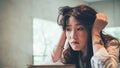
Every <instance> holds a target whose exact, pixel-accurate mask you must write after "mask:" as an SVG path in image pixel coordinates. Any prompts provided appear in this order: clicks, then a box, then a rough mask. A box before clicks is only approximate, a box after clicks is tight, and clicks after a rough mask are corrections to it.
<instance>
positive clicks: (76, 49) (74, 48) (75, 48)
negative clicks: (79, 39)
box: [72, 47, 81, 51]
mask: <svg viewBox="0 0 120 68" xmlns="http://www.w3.org/2000/svg"><path fill="white" fill-rule="evenodd" d="M72 49H73V50H74V51H80V50H81V49H80V48H77V47H72Z"/></svg>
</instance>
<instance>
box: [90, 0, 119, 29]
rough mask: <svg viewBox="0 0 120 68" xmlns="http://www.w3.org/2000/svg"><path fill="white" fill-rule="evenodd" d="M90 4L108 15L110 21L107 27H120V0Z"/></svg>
mask: <svg viewBox="0 0 120 68" xmlns="http://www.w3.org/2000/svg"><path fill="white" fill-rule="evenodd" d="M89 4H90V5H91V6H92V7H93V8H95V9H96V10H97V11H98V12H102V13H105V14H106V15H107V17H108V21H109V24H108V25H107V27H120V22H119V21H120V7H119V6H120V0H109V1H108V0H106V1H100V2H93V3H89Z"/></svg>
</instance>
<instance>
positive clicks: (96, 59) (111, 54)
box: [91, 13, 119, 68]
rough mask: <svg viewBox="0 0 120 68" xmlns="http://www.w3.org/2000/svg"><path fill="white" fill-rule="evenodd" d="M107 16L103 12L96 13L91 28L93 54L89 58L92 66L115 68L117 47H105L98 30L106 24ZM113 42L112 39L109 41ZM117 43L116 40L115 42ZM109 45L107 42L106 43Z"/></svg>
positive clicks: (96, 67)
mask: <svg viewBox="0 0 120 68" xmlns="http://www.w3.org/2000/svg"><path fill="white" fill-rule="evenodd" d="M107 23H108V22H107V18H106V16H105V15H104V14H101V13H98V14H97V15H96V20H95V22H94V26H93V30H92V43H93V52H94V56H93V57H92V59H91V65H92V68H117V67H118V55H119V53H118V52H119V48H117V47H118V46H117V47H116V46H113V45H110V47H108V48H105V47H104V43H103V42H102V39H101V36H100V32H101V31H102V30H103V29H104V28H105V26H106V25H107ZM111 42H112V43H114V42H113V41H111ZM115 43H118V42H115ZM107 45H108V46H109V44H107Z"/></svg>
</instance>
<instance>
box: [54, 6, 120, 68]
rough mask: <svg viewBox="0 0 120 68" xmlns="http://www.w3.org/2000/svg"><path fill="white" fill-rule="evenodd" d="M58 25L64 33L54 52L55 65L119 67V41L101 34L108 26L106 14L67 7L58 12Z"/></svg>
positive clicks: (78, 7) (98, 67)
mask: <svg viewBox="0 0 120 68" xmlns="http://www.w3.org/2000/svg"><path fill="white" fill-rule="evenodd" d="M58 24H59V25H60V26H62V29H63V32H62V33H61V37H60V40H59V42H58V44H57V45H56V47H55V49H54V51H53V53H52V59H53V61H54V62H57V61H58V60H61V62H62V63H64V64H75V65H76V68H118V56H119V42H118V40H117V39H116V38H114V37H112V36H109V35H104V34H103V33H102V30H103V29H104V28H105V26H106V25H107V24H108V21H107V17H106V16H105V15H104V14H102V13H97V12H96V11H95V10H94V9H92V8H91V7H89V6H87V5H80V6H76V7H69V6H65V7H62V8H60V10H59V16H58ZM66 40H67V41H68V44H67V45H66V48H64V45H65V41H66Z"/></svg>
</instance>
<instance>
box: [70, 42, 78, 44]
mask: <svg viewBox="0 0 120 68" xmlns="http://www.w3.org/2000/svg"><path fill="white" fill-rule="evenodd" d="M71 44H79V42H77V41H72V42H71Z"/></svg>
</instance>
